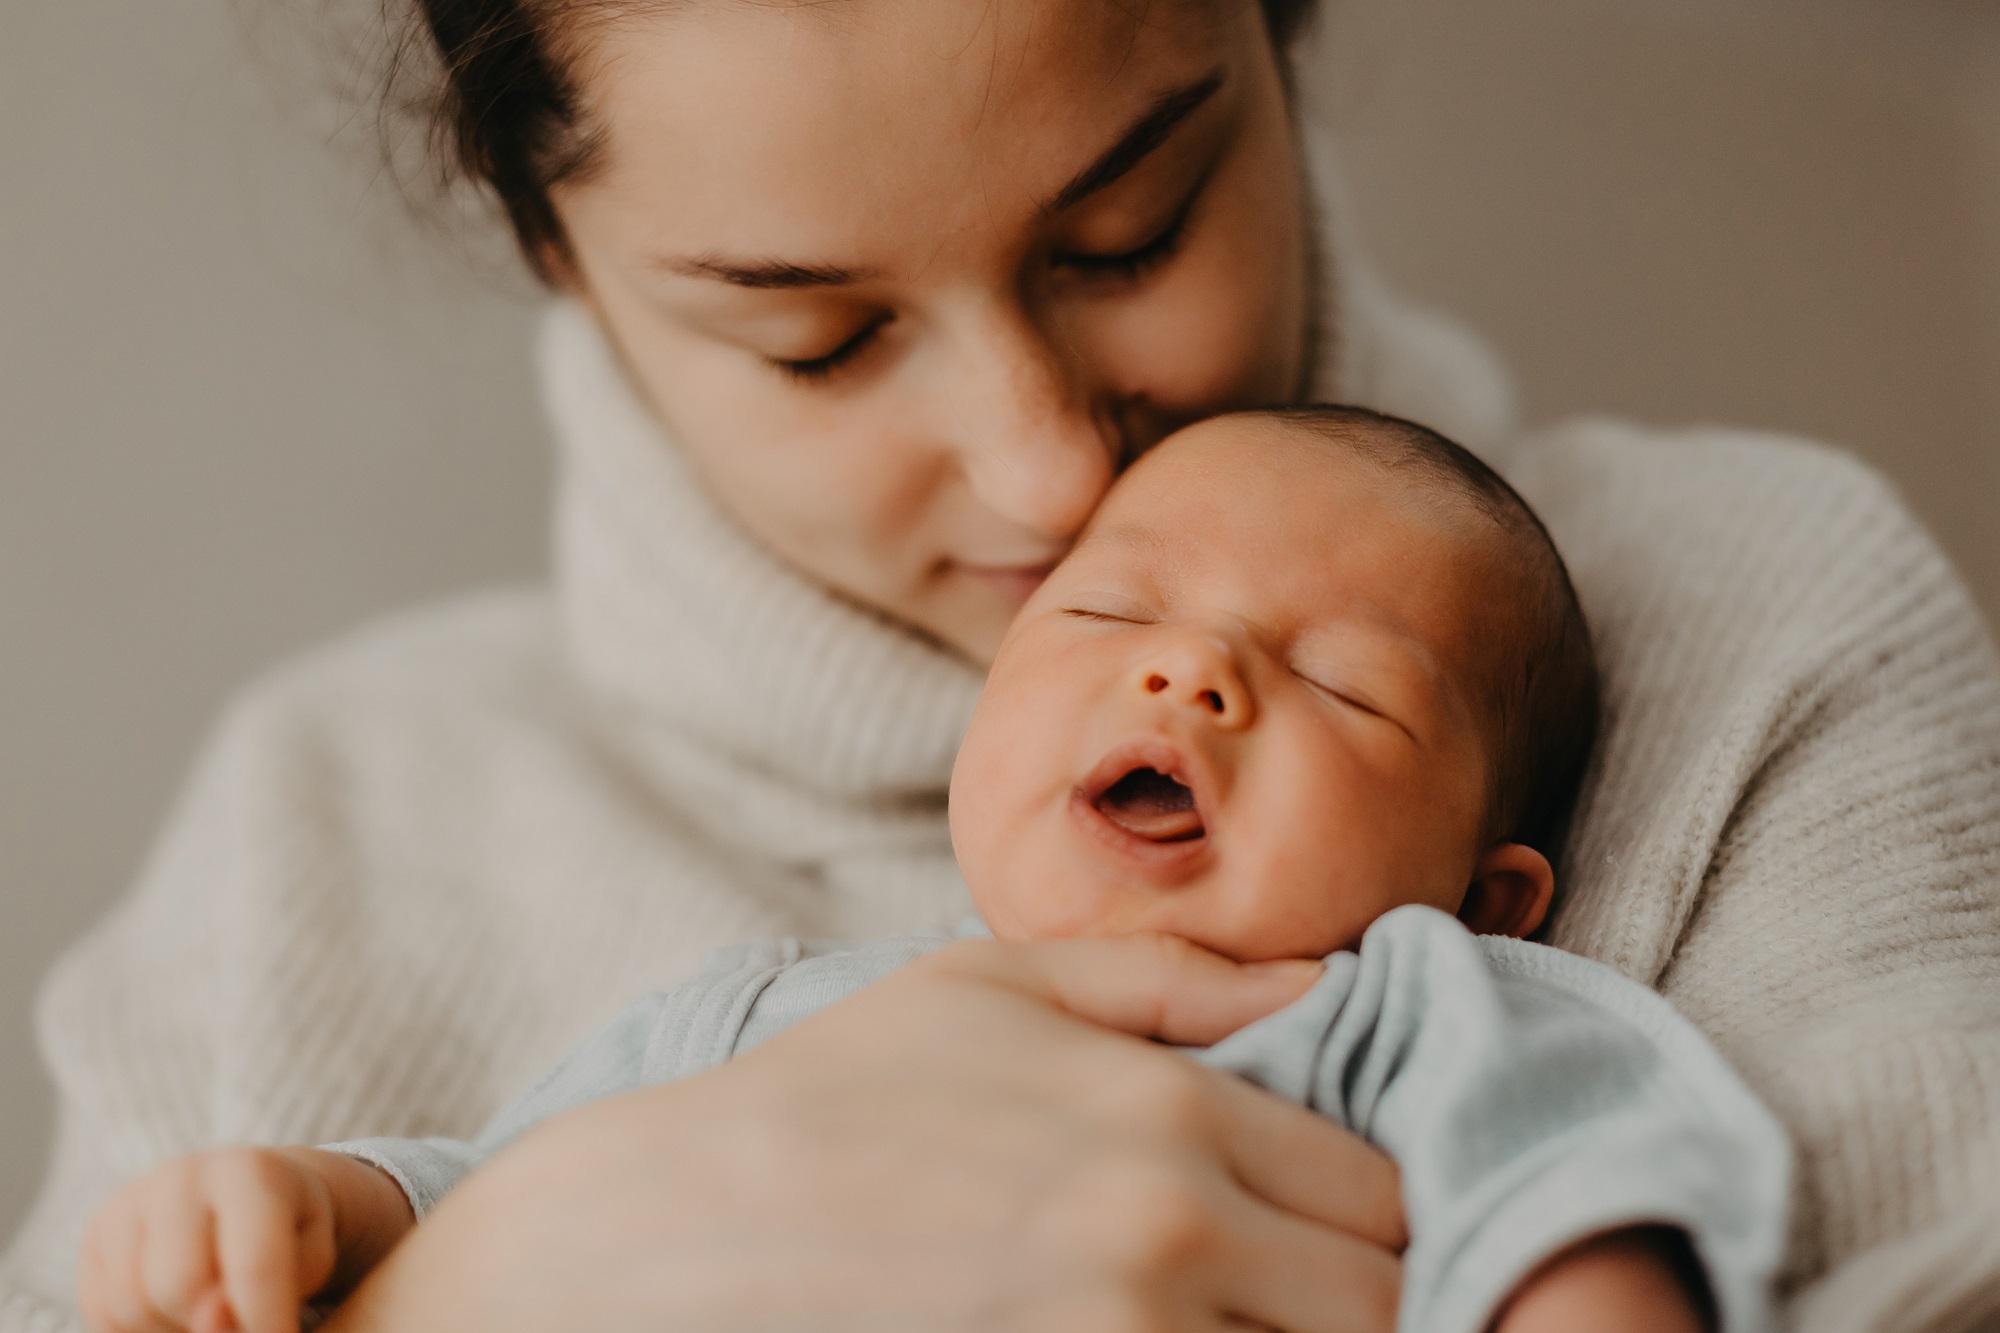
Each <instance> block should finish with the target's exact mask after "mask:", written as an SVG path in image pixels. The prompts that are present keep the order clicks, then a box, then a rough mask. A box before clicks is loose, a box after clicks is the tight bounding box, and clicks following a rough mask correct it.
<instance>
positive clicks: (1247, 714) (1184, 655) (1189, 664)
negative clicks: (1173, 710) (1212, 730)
mask: <svg viewBox="0 0 2000 1333" xmlns="http://www.w3.org/2000/svg"><path fill="white" fill-rule="evenodd" d="M1132 683H1133V685H1134V686H1135V687H1136V688H1137V689H1138V691H1139V692H1140V693H1141V694H1145V695H1149V696H1153V697H1156V698H1161V699H1165V700H1166V701H1167V702H1168V703H1169V704H1171V705H1173V706H1175V707H1177V708H1187V709H1193V710H1195V711H1196V712H1198V713H1200V714H1201V715H1202V717H1203V718H1204V719H1205V720H1206V721H1208V722H1209V723H1211V724H1213V725H1215V726H1218V727H1221V728H1222V729H1223V730H1225V731H1241V730H1242V729H1244V728H1245V727H1247V726H1249V725H1250V724H1251V723H1252V722H1254V721H1256V720H1257V700H1256V697H1255V696H1254V695H1252V693H1251V692H1250V687H1249V685H1247V684H1246V683H1245V682H1244V679H1243V672H1242V670H1241V668H1240V667H1239V665H1238V663H1237V659H1236V651H1235V649H1233V648H1232V647H1230V645H1229V644H1228V643H1227V642H1226V641H1225V640H1223V639H1222V638H1221V637H1220V636H1218V635H1212V634H1179V633H1176V634H1174V635H1173V637H1172V638H1170V639H1167V640H1165V641H1164V642H1162V643H1161V644H1160V645H1159V646H1158V647H1156V648H1155V649H1154V650H1153V651H1152V652H1150V653H1148V654H1147V655H1146V657H1145V658H1143V659H1142V660H1141V661H1140V663H1139V665H1138V668H1137V670H1136V671H1134V673H1133V675H1132Z"/></svg>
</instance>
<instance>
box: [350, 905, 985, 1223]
mask: <svg viewBox="0 0 2000 1333" xmlns="http://www.w3.org/2000/svg"><path fill="white" fill-rule="evenodd" d="M947 942H948V938H947V937H946V936H944V935H922V936H910V937H906V938H901V939H893V940H884V941H880V942H877V943H871V944H866V945H847V944H841V943H837V942H832V941H818V942H809V941H804V940H797V939H785V940H774V941H769V942H763V943H757V944H748V945H739V946H737V947H735V948H730V949H724V950H722V951H721V952H719V953H717V954H715V955H713V956H712V957H711V959H710V961H709V962H708V964H707V965H706V966H705V967H703V969H702V970H701V972H700V973H698V974H697V975H695V976H694V977H692V978H690V979H689V980H687V981H685V982H682V983H681V984H680V985H678V986H676V987H674V988H673V989H672V990H669V991H661V992H655V993H653V994H651V995H648V996H646V997H645V998H644V999H642V1000H639V1001H638V1002H637V1003H635V1004H632V1005H630V1006H629V1007H627V1008H626V1009H625V1010H624V1012H622V1013H620V1014H619V1015H618V1016H617V1017H616V1018H614V1019H613V1020H612V1021H611V1022H610V1023H609V1024H608V1025H606V1026H605V1027H603V1028H602V1029H600V1030H599V1031H598V1032H597V1033H596V1034H595V1035H594V1036H592V1037H590V1038H589V1039H588V1040H586V1041H585V1042H583V1043H582V1044H581V1045H579V1046H577V1047H575V1048H573V1049H572V1050H571V1051H570V1052H569V1054H567V1055H565V1056H564V1057H563V1058H562V1060H561V1062H559V1063H558V1064H557V1065H556V1066H555V1067H554V1068H553V1069H551V1070H550V1071H549V1072H548V1073H546V1074H544V1075H543V1076H542V1078H541V1080H540V1081H539V1082H537V1083H536V1084H535V1085H534V1086H533V1087H532V1088H530V1089H529V1090H528V1091H527V1092H526V1093H524V1094H522V1095H521V1096H520V1097H519V1098H517V1099H516V1100H514V1101H513V1102H512V1103H510V1104H508V1105H507V1106H506V1107H505V1108H503V1109H502V1110H501V1111H500V1113H499V1114H497V1115H496V1116H494V1117H493V1119H491V1120H490V1121H488V1122H487V1124H486V1127H485V1128H484V1129H482V1130H480V1132H479V1134H478V1136H477V1137H476V1138H473V1139H471V1140H469V1141H468V1140H459V1139H450V1138H423V1139H397V1138H370V1139H352V1140H348V1141H346V1142H342V1143H329V1144H325V1145H323V1146H324V1147H325V1148H326V1149H327V1150H328V1151H330V1152H343V1153H346V1154H347V1155H349V1156H350V1157H358V1158H360V1159H362V1160H363V1161H366V1162H372V1163H373V1164H374V1165H376V1166H378V1167H380V1168H381V1169H382V1170H383V1171H385V1172H387V1173H388V1174H389V1175H390V1177H391V1178H393V1179H394V1180H395V1182H396V1183H397V1184H398V1185H400V1186H401V1187H402V1190H403V1193H404V1195H405V1196H406V1197H408V1199H409V1201H410V1207H411V1209H412V1210H413V1211H414V1212H415V1213H416V1215H417V1218H418V1220H419V1221H421V1220H422V1219H423V1218H424V1217H425V1215H427V1214H428V1213H429V1212H430V1211H431V1209H432V1208H434V1207H436V1206H437V1202H438V1200H440V1199H442V1198H443V1197H444V1196H445V1194H446V1193H447V1192H448V1191H449V1190H451V1188H452V1187H453V1186H455V1185H457V1184H458V1182H459V1181H461V1180H463V1179H464V1178H465V1176H466V1175H467V1174H468V1173H469V1172H471V1171H472V1170H473V1168H475V1167H477V1166H478V1165H479V1164H480V1163H482V1162H484V1161H485V1160H486V1159H487V1158H489V1157H491V1156H492V1155H493V1154H494V1153H496V1152H498V1151H500V1149H502V1148H504V1147H505V1146H506V1145H507V1144H509V1143H511V1142H512V1141H513V1140H514V1139H516V1138H517V1137H519V1136H520V1135H521V1134H522V1133H523V1132H525V1131H526V1130H527V1129H529V1128H530V1127H531V1126H533V1125H536V1124H538V1123H540V1122H541V1121H543V1120H546V1119H548V1118H549V1117H550V1116H553V1115H557V1114H559V1113H561V1112H563V1111H567V1110H570V1109H572V1108H574V1107H578V1106H581V1105H583V1104H584V1103H585V1102H592V1101H596V1100H598V1099H599V1098H602V1097H613V1096H616V1095H618V1094H619V1093H623V1092H632V1091H635V1090H637V1089H639V1088H644V1087H651V1086H653V1085H655V1084H659V1083H666V1082H669V1081H671V1080H673V1079H677V1078H687V1077H689V1076H690V1075H693V1074H699V1073H701V1072H702V1071H703V1070H706V1069H709V1068H711V1067H713V1066H715V1065H718V1064H720V1063H722V1062H723V1061H724V1060H727V1059H729V1058H730V1057H731V1056H734V1055H737V1054H739V1053H740V1052H742V1051H746V1050H748V1049H750V1047H752V1046H754V1045H757V1044H758V1043H759V1042H762V1041H765V1040H768V1039H769V1038H771V1037H773V1036H776V1035H777V1034H778V1033H779V1032H781V1031H783V1030H784V1029H786V1028H788V1027H790V1026H791V1025H792V1024H793V1023H796V1022H798V1021H799V1020H800V1019H802V1018H804V1017H806V1016H807V1015H809V1014H812V1013H815V1012H817V1011H818V1010H820V1009H822V1008H824V1007H825V1006H827V1005H829V1004H831V1003H833V1002H834V1001H835V1000H839V999H842V998H844V997H845V996H848V995H851V994H853V993H854V992H855V991H857V990H859V989H861V987H863V986H865V985H867V984H868V983H869V982H871V981H876V980H879V979H880V978H881V977H884V976H886V975H888V974H889V973H890V972H892V971H894V970H895V969H896V968H898V967H901V966H902V965H903V964H904V963H906V962H908V961H910V960H911V959H912V958H915V957H918V956H919V955H921V954H924V953H928V952H930V951H931V950H932V949H935V948H938V947H940V946H941V945H943V944H945V943H947Z"/></svg>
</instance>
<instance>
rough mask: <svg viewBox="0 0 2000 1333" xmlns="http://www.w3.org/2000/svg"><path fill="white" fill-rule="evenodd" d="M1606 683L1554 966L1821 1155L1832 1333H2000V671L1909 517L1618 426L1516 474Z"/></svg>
mask: <svg viewBox="0 0 2000 1333" xmlns="http://www.w3.org/2000/svg"><path fill="white" fill-rule="evenodd" d="M1522 476H1523V479H1524V480H1525V481H1526V482H1527V485H1528V489H1529V491H1530V498H1531V499H1534V500H1536V502H1537V504H1538V507H1541V508H1542V509H1543V513H1544V516H1545V517H1549V518H1552V520H1553V521H1552V523H1551V527H1552V530H1553V531H1555V533H1556V536H1557V539H1558V541H1559V542H1561V543H1563V545H1564V549H1565V553H1566V554H1567V555H1568V556H1569V559H1570V563H1571V567H1572V569H1573V570H1574V571H1575V572H1576V574H1577V577H1578V582H1579V590H1580V592H1582V594H1583V596H1584V599H1585V605H1586V610H1587V611H1588V612H1589V614H1590V616H1591V619H1592V624H1593V629H1594V630H1595V631H1596V632H1597V636H1598V638H1599V641H1600V643H1599V646H1600V656H1601V658H1602V660H1603V662H1604V664H1605V669H1606V676H1607V681H1608V684H1609V689H1608V691H1607V696H1608V705H1609V708H1608V719H1607V720H1608V726H1607V731H1606V738H1605V744H1604V746H1603V747H1602V754H1601V756H1600V763H1599V774H1600V776H1601V774H1602V773H1605V772H1609V773H1614V774H1615V775H1616V780H1615V781H1612V782H1603V781H1597V780H1593V782H1592V784H1591V785H1590V786H1589V788H1588V789H1587V791H1586V796H1585V802H1584V806H1583V810H1582V813H1581V815H1580V818H1579V821H1578V833H1577V836H1576V838H1575V839H1574V840H1573V844H1572V846H1571V848H1570V849H1569V855H1568V857H1567V858H1566V866H1565V874H1566V877H1567V879H1568V882H1569V884H1570V886H1571V894H1572V898H1571V901H1569V902H1568V903H1567V904H1566V905H1565V906H1564V907H1563V908H1562V911H1561V913H1560V914H1559V916H1558V920H1557V923H1556V929H1555V936H1554V939H1555V942H1556V943H1557V944H1559V945H1562V946H1563V947H1565V948H1569V949H1573V950H1576V951H1578V952H1582V953H1586V954H1590V955H1592V956H1595V957H1598V958H1601V959H1604V960H1605V961H1608V962H1611V963H1612V964H1613V965H1614V966H1617V967H1619V968H1620V970H1622V971H1625V972H1627V973H1628V974H1629V975H1632V976H1635V977H1637V978H1638V979H1640V980H1645V981H1650V982H1653V983H1654V984H1656V985H1657V986H1658V987H1659V989H1660V990H1661V991H1662V993H1664V994H1665V995H1666V996H1667V997H1668V998H1669V999H1670V1000H1672V1001H1673V1003H1674V1004H1675V1006H1676V1007H1677V1008H1678V1009H1680V1011H1681V1012H1682V1013H1684V1014H1686V1015H1687V1016H1688V1017H1689V1018H1690V1019H1692V1020H1693V1021H1694V1022H1695V1023H1696V1024H1697V1025H1698V1026H1700V1027H1702V1028H1703V1029H1704V1030H1705V1031H1706V1032H1707V1033H1708V1034H1709V1035H1710V1036H1711V1037H1712V1038H1713V1039H1714V1040H1715V1042H1716V1043H1717V1045H1718V1046H1719V1047H1720V1049H1721V1050H1722V1051H1723V1053H1724V1054H1725V1055H1726V1056H1727V1057H1728V1058H1729V1059H1730V1060H1731V1061H1732V1062H1733V1063H1734V1064H1735V1065H1736V1066H1737V1068H1738V1069H1739V1070H1740V1071H1741V1072H1742V1073H1743V1075H1744V1076H1745V1078H1746V1080H1747V1081H1748V1082H1749V1083H1750V1084H1751V1086H1752V1088H1753V1089H1754V1090H1755V1091H1756V1092H1757V1093H1758V1094H1759V1096H1760V1097H1761V1098H1762V1099H1763V1100H1764V1101H1765V1103H1766V1104H1767V1105H1769V1106H1770V1107H1771V1108H1772V1109H1773V1110H1774V1111H1775V1112H1776V1113H1777V1115H1778V1116H1779V1118H1780V1120H1781V1121H1782V1122H1783V1123H1784V1124H1785V1126H1786V1128H1787V1130H1788V1131H1789V1132H1790V1133H1791V1135H1792V1137H1793V1140H1794V1142H1795V1144H1796V1146H1797V1148H1798V1151H1799V1154H1800V1167H1801V1170H1800V1178H1799V1184H1798V1193H1797V1196H1796V1199H1795V1207H1794V1231H1793V1236H1792V1239H1791V1245H1790V1251H1789V1255H1788V1260H1787V1265H1786V1271H1785V1274H1784V1278H1783V1284H1784V1287H1785V1289H1786V1291H1787V1293H1788V1300H1789V1314H1790V1318H1791V1321H1792V1323H1793V1324H1794V1325H1795V1326H1796V1327H1798V1328H1801V1329H1806V1330H1811V1333H1845V1331H1846V1330H1862V1329H1866V1330H1871V1333H1872V1331H1880V1333H1897V1331H1903V1330H1907V1331H1908V1333H1945V1331H1947V1330H1960V1329H1971V1328H1983V1327H1990V1326H1993V1325H1994V1324H1995V1323H1996V1322H2000V1227H1996V1222H2000V1211H1996V1207H1995V1205H1994V1204H1993V1203H1992V1198H1993V1194H1994V1183H1995V1181H1996V1180H2000V662H1996V656H1995V652H1994V647H1993V643H1992V640H1991V638H1990V636H1989V634H1988V632H1987V630H1986V628H1985V626H1984V625H1983V623H1982V621H1981V618H1980V616H1979V613H1978V611H1977V609H1976V607H1975V606H1974V604H1973V602H1972V599H1971V597H1970V595H1969V593H1968V591H1967V590H1966V588H1965V587H1964V585H1963V583H1962V582H1961V581H1960V580H1959V579H1958V577H1957V576H1956V574H1955V573H1954V572H1953V570H1952V569H1951V567H1950V565H1949V563H1948V561H1947V560H1946V559H1945V558H1944V556H1943V555H1942V553H1941V552H1940V551H1939V550H1938V549H1937V547H1936V545H1935V543H1934V542H1933V541H1932V540H1931V539H1930V538H1929V536H1928V535H1927V534H1926V533H1925V532H1924V531H1923V529H1922V527H1921V526H1920V525H1919V524H1918V523H1917V522H1916V521H1915V520H1914V519H1913V518H1912V517H1911V516H1910V514H1909V513H1908V511H1907V510H1906V509H1905V507H1904V506H1903V505H1902V504H1901V502H1900V501H1899V500H1898V499H1897V497H1896V496H1895V494H1894V493H1893V491H1892V490H1891V489H1890V488H1889V487H1888V486H1887V485H1886V483H1884V482H1883V481H1882V480H1881V479H1879V478H1878V477H1876V476H1875V475H1874V474H1873V473H1871V472H1869V471H1868V470H1866V469H1865V468H1863V467H1861V466H1859V465H1857V464H1855V463H1852V462H1850V461H1848V460H1845V459H1843V458H1840V457H1839V456H1837V455H1834V454H1831V453H1829V452H1827V451H1824V450H1820V449H1812V448H1805V447H1801V446H1799V445H1797V444H1793V443H1788V442H1784V441H1777V440H1772V439H1769V438H1762V437H1752V436H1746V435H1741V434H1736V433H1729V432H1722V431H1701V432H1688V433H1684V434H1682V435H1679V436H1675V437H1661V436H1649V435H1648V434H1647V433H1645V432H1641V431H1637V430H1632V429H1630V428H1624V427H1617V426H1613V425H1610V424H1608V423H1598V424H1596V425H1595V426H1592V427H1588V428H1583V429H1577V430H1573V431H1570V432H1568V433H1567V434H1558V435H1557V436H1556V437H1555V438H1552V439H1550V440H1548V441H1546V442H1545V449H1544V451H1543V452H1541V453H1540V454H1531V455H1529V456H1527V457H1526V459H1525V460H1524V462H1523V467H1522Z"/></svg>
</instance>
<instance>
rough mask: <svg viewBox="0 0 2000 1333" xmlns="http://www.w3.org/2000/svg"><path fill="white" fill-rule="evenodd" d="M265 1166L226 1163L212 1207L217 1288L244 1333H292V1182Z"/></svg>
mask: <svg viewBox="0 0 2000 1333" xmlns="http://www.w3.org/2000/svg"><path fill="white" fill-rule="evenodd" d="M271 1172H272V1167H271V1166H270V1164H269V1163H268V1162H265V1161H259V1160H256V1159H249V1158H241V1159H236V1160H233V1161H231V1162H230V1163H229V1164H228V1173H229V1179H228V1180H227V1181H226V1182H224V1183H223V1184H222V1186H221V1193H222V1197H221V1198H220V1199H219V1200H218V1202H222V1203H224V1204H225V1206H221V1207H218V1208H217V1209H216V1219H215V1242H216V1253H217V1255H218V1257H219V1258H220V1259H221V1262H222V1289H223V1291H224V1293H225V1294H227V1296H228V1297H229V1306H230V1309H231V1310H232V1311H233V1312H234V1313H235V1316H236V1323H237V1326H238V1327H240V1328H241V1329H242V1330H243V1333H297V1330H298V1326H299V1294H298V1288H297V1286H296V1285H295V1283H296V1281H297V1276H296V1275H297V1269H298V1260H297V1254H298V1240H297V1232H296V1223H297V1215H298V1210H297V1207H296V1206H295V1202H294V1199H293V1197H292V1195H293V1191H294V1185H293V1182H292V1181H290V1180H289V1179H281V1178H279V1177H278V1176H274V1175H272V1174H271Z"/></svg>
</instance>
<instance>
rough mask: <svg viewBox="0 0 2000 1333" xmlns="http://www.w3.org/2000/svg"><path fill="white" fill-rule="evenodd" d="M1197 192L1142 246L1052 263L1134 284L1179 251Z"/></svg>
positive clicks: (1070, 255)
mask: <svg viewBox="0 0 2000 1333" xmlns="http://www.w3.org/2000/svg"><path fill="white" fill-rule="evenodd" d="M1200 193H1201V191H1200V190H1196V191H1195V192H1194V193H1192V194H1190V195H1189V196H1188V197H1187V201H1186V202H1185V203H1183V204H1182V205H1181V206H1180V207H1179V208H1178V209H1176V210H1175V212H1174V215H1173V217H1172V218H1170V219H1168V221H1167V225H1166V226H1164V227H1162V228H1161V229H1160V230H1159V231H1157V232H1155V233H1154V234H1153V236H1152V238H1151V239H1150V240H1148V241H1147V242H1146V243H1145V244H1143V245H1140V246H1136V247H1134V248H1133V249H1130V250H1124V251H1120V252H1119V253H1117V254H1109V255H1099V254H1085V253H1065V254H1058V255H1057V256H1056V257H1055V262H1056V263H1058V264H1060V265H1062V266H1063V267H1065V268H1068V269H1071V270H1073V271H1075V272H1077V273H1082V274H1084V275H1086V276H1089V277H1100V278H1114V279H1120V280H1123V281H1128V282H1129V281H1136V280H1137V279H1139V278H1142V277H1144V276H1146V274H1148V273H1150V272H1152V271H1153V270H1154V269H1156V268H1159V267H1160V266H1161V265H1162V264H1165V263H1166V262H1167V261H1168V260H1169V259H1172V258H1173V257H1174V254H1175V252H1176V251H1178V250H1179V249H1180V246H1181V242H1182V241H1183V240H1185V239H1186V237H1187V233H1188V218H1189V217H1190V216H1191V215H1192V214H1193V212H1194V205H1195V200H1196V199H1197V198H1198V197H1199V196H1200Z"/></svg>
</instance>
